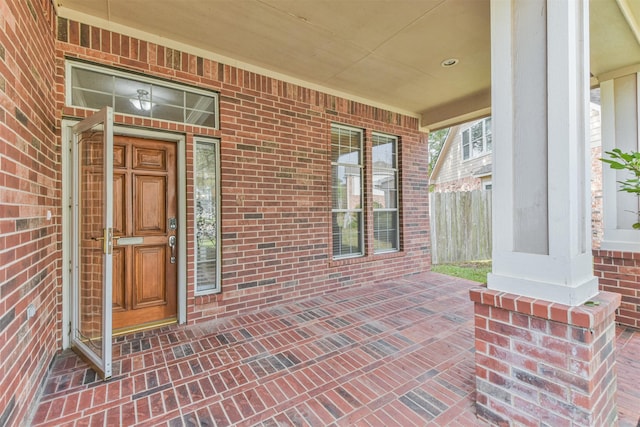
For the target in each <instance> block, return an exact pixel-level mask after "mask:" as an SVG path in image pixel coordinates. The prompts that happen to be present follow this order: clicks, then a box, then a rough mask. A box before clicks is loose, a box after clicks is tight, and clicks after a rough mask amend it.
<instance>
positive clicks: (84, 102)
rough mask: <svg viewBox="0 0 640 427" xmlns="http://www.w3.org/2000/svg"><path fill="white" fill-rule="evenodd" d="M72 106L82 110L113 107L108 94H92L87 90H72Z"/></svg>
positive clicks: (111, 98)
mask: <svg viewBox="0 0 640 427" xmlns="http://www.w3.org/2000/svg"><path fill="white" fill-rule="evenodd" d="M71 97H72V99H73V105H77V106H78V107H83V108H94V109H98V108H102V107H105V106H106V107H113V105H112V104H113V96H112V95H111V94H110V93H101V92H92V91H89V90H82V89H73V92H72V95H71Z"/></svg>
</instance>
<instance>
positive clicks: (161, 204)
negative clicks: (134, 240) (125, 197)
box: [133, 174, 167, 235]
mask: <svg viewBox="0 0 640 427" xmlns="http://www.w3.org/2000/svg"><path fill="white" fill-rule="evenodd" d="M133 180H134V204H135V209H134V211H135V213H136V216H135V217H134V224H135V234H136V235H143V234H145V235H147V234H151V235H158V234H162V235H166V233H167V217H166V214H165V213H166V203H167V200H166V195H167V182H166V177H164V176H153V175H140V174H135V175H134V176H133Z"/></svg>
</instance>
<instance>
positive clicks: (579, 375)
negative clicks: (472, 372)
mask: <svg viewBox="0 0 640 427" xmlns="http://www.w3.org/2000/svg"><path fill="white" fill-rule="evenodd" d="M470 294H471V299H472V300H473V301H474V303H475V337H476V409H477V414H478V416H479V417H481V418H484V419H487V420H489V421H491V422H492V423H494V424H498V425H522V426H593V427H596V426H598V427H599V426H605V425H606V426H609V425H615V424H616V420H617V409H616V402H615V390H616V382H617V377H616V369H615V322H614V316H615V315H614V313H615V310H616V308H617V307H618V305H619V304H620V295H619V294H615V293H608V292H601V293H600V294H598V296H597V297H595V299H594V301H597V303H598V304H599V305H597V306H594V307H586V306H580V307H569V306H566V305H562V304H554V303H549V302H547V301H541V300H534V299H531V298H526V297H523V296H518V295H513V294H507V293H503V292H497V291H492V290H488V289H487V288H476V289H472V290H471V292H470Z"/></svg>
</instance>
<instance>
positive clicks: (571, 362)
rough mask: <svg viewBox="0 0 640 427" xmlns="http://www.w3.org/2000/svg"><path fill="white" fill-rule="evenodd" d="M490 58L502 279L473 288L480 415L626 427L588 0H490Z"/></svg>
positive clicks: (496, 263) (497, 267)
mask: <svg viewBox="0 0 640 427" xmlns="http://www.w3.org/2000/svg"><path fill="white" fill-rule="evenodd" d="M491 54H492V71H491V73H492V104H493V105H492V113H493V114H492V117H493V126H494V127H493V134H494V157H493V170H494V178H493V207H494V208H493V272H492V273H491V274H490V275H489V277H488V283H487V288H481V289H476V290H472V291H471V299H472V300H473V301H474V302H475V325H476V329H475V337H476V391H477V399H476V407H477V414H478V416H479V417H481V418H485V419H487V420H489V421H491V422H494V423H497V424H500V425H504V424H513V425H526V426H543V425H553V426H556V425H563V426H565V425H566V426H589V427H596V426H602V425H614V424H615V422H616V420H617V409H616V404H615V399H614V397H615V391H616V372H615V340H614V339H615V323H614V316H615V310H616V309H617V308H618V306H619V305H620V296H619V295H618V294H611V293H608V292H600V293H598V282H597V279H596V277H595V276H594V275H593V258H592V253H591V221H590V219H591V212H590V207H591V203H590V185H589V183H590V179H589V178H590V177H589V172H590V144H589V2H588V0H571V1H565V0H527V1H515V0H512V1H505V0H491ZM588 301H591V303H590V304H589V306H585V305H584V304H585V303H586V302H588Z"/></svg>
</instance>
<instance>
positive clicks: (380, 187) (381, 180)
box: [373, 169, 397, 209]
mask: <svg viewBox="0 0 640 427" xmlns="http://www.w3.org/2000/svg"><path fill="white" fill-rule="evenodd" d="M396 207H397V183H396V173H395V172H394V171H385V172H380V171H376V170H375V169H374V175H373V209H390V208H396Z"/></svg>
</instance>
